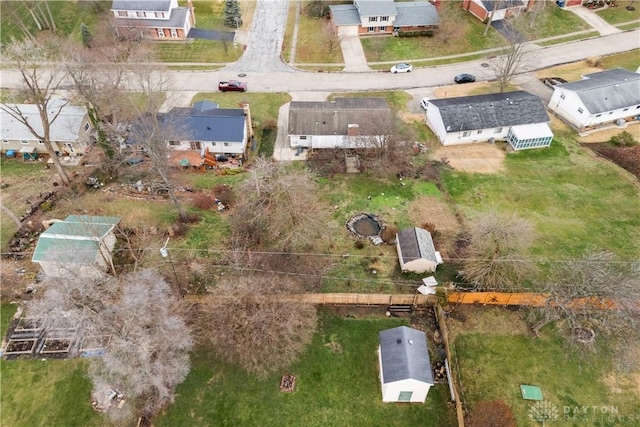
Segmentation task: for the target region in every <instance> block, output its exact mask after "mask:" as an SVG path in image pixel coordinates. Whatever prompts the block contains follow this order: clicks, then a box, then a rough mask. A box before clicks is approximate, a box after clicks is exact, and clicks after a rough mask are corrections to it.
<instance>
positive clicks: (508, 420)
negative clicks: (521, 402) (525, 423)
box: [469, 400, 516, 427]
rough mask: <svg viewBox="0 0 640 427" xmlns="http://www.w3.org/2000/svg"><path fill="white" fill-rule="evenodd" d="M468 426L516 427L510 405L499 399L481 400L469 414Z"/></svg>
mask: <svg viewBox="0 0 640 427" xmlns="http://www.w3.org/2000/svg"><path fill="white" fill-rule="evenodd" d="M469 426H470V427H493V426H500V427H516V419H515V417H514V416H513V411H512V410H511V407H509V405H507V404H506V403H505V402H503V401H501V400H491V401H486V400H485V401H482V402H479V403H478V404H477V405H475V406H474V407H473V409H472V410H471V414H470V416H469Z"/></svg>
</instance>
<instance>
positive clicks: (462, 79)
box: [453, 74, 476, 83]
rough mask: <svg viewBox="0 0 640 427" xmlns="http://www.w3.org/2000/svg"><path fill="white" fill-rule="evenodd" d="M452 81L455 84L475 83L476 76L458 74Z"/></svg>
mask: <svg viewBox="0 0 640 427" xmlns="http://www.w3.org/2000/svg"><path fill="white" fill-rule="evenodd" d="M453 80H454V81H455V82H456V83H473V82H475V81H476V76H474V75H473V74H458V75H457V76H455V77H454V78H453Z"/></svg>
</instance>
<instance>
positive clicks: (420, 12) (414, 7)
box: [394, 1, 440, 27]
mask: <svg viewBox="0 0 640 427" xmlns="http://www.w3.org/2000/svg"><path fill="white" fill-rule="evenodd" d="M396 10H397V11H398V16H397V17H396V21H395V23H394V25H395V26H396V27H419V26H430V25H438V24H439V22H440V17H439V16H438V11H437V9H436V7H435V6H434V5H432V4H431V3H429V2H428V1H416V2H407V3H396Z"/></svg>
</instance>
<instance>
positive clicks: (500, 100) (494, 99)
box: [429, 91, 549, 132]
mask: <svg viewBox="0 0 640 427" xmlns="http://www.w3.org/2000/svg"><path fill="white" fill-rule="evenodd" d="M429 103H431V104H433V105H435V106H436V107H438V109H439V110H440V115H441V117H442V122H443V124H444V127H445V129H446V130H447V132H461V131H467V130H476V129H489V128H495V127H502V126H515V125H525V124H533V123H547V122H549V115H548V114H547V110H546V109H545V107H544V105H543V104H542V100H541V99H540V98H539V97H537V96H536V95H533V94H530V93H528V92H524V91H515V92H503V93H491V94H486V95H476V96H461V97H457V98H444V99H432V100H430V101H429Z"/></svg>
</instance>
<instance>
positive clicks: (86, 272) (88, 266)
mask: <svg viewBox="0 0 640 427" xmlns="http://www.w3.org/2000/svg"><path fill="white" fill-rule="evenodd" d="M119 222H120V218H118V217H110V216H88V215H69V216H68V217H67V218H66V219H65V220H64V221H55V222H53V224H52V225H51V226H50V227H49V228H47V229H46V230H45V231H44V232H42V234H41V235H40V237H39V238H38V243H37V245H36V249H35V251H34V252H33V256H32V258H31V260H32V261H33V262H35V263H38V264H40V267H42V270H43V272H44V274H45V275H47V276H51V277H63V278H69V279H74V278H83V279H98V278H100V277H102V276H104V274H105V273H106V272H107V271H109V269H110V268H111V267H112V266H113V260H112V257H111V254H112V251H113V248H114V246H115V244H116V237H115V234H114V231H113V230H114V229H115V227H116V225H118V223H119Z"/></svg>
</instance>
